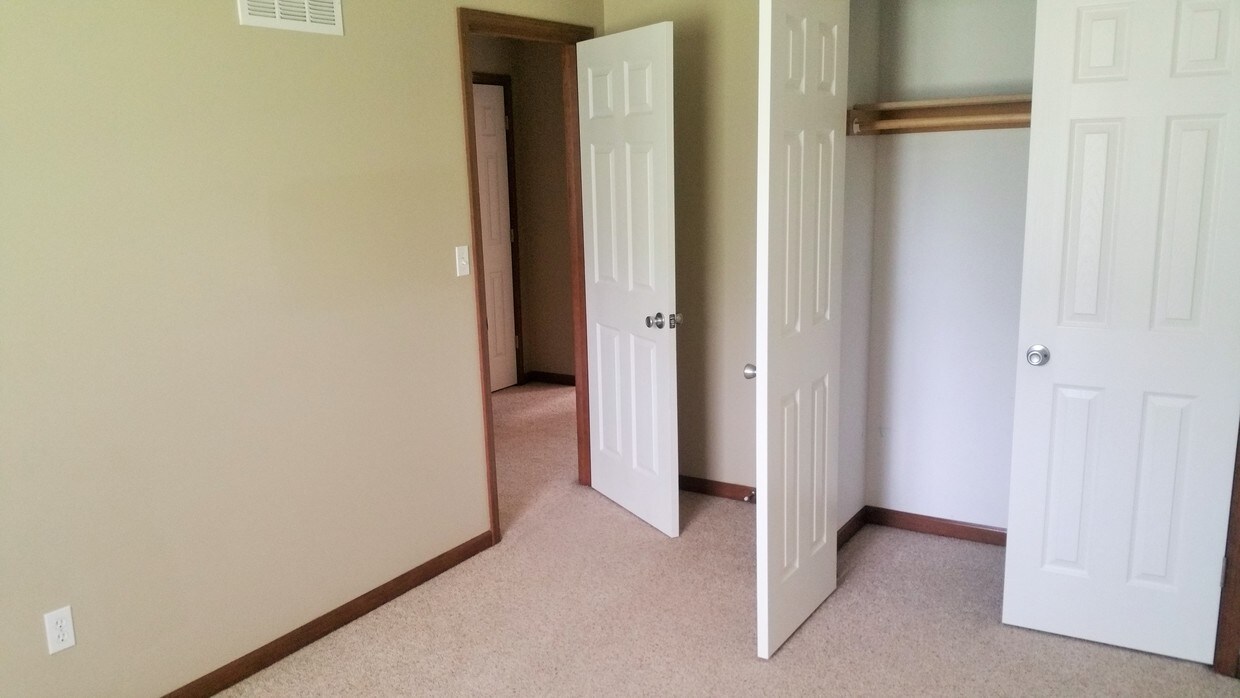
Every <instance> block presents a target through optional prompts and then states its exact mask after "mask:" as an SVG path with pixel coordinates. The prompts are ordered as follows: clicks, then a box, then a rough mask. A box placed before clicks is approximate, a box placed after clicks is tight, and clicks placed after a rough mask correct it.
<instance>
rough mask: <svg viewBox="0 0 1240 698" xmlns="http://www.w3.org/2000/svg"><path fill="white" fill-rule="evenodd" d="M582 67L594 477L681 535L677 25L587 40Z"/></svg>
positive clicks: (580, 53)
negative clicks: (674, 101) (674, 38)
mask: <svg viewBox="0 0 1240 698" xmlns="http://www.w3.org/2000/svg"><path fill="white" fill-rule="evenodd" d="M577 75H578V99H579V101H580V105H579V110H580V119H581V178H582V209H583V218H584V235H585V240H584V243H585V244H584V251H585V265H586V269H585V292H586V293H585V295H586V335H587V345H588V350H589V374H590V382H589V385H590V463H591V475H590V477H591V484H592V485H593V487H594V488H595V489H597V490H598V491H599V492H601V493H603V494H604V495H606V496H607V497H609V498H610V499H612V500H614V501H615V502H616V503H618V504H620V505H621V506H623V507H625V508H626V509H628V510H629V511H631V512H633V513H634V514H636V515H637V516H638V517H640V518H642V519H643V520H645V521H647V522H648V523H650V524H651V525H653V526H654V527H655V528H657V529H659V530H660V531H662V532H663V533H666V534H667V535H669V536H678V535H680V499H679V482H678V480H679V465H678V459H677V423H676V419H677V415H676V330H675V329H673V323H672V322H671V319H670V317H671V315H672V314H673V313H675V311H676V278H675V269H676V263H675V262H676V259H675V249H676V238H675V216H674V211H673V180H672V171H673V169H672V167H673V147H672V125H673V124H672V24H671V22H664V23H662V24H656V25H652V26H649V27H643V28H640V29H634V30H631V31H627V32H622V33H619V34H613V35H611V36H604V37H601V38H598V39H592V40H590V41H586V42H583V43H580V44H578V45H577ZM647 318H649V320H648V319H647Z"/></svg>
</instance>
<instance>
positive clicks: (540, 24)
mask: <svg viewBox="0 0 1240 698" xmlns="http://www.w3.org/2000/svg"><path fill="white" fill-rule="evenodd" d="M457 27H458V30H459V33H460V51H461V92H462V94H463V96H464V107H465V150H466V162H467V167H468V171H469V214H470V221H471V223H472V228H473V234H472V239H473V246H474V253H473V265H474V298H475V302H476V312H477V329H478V364H479V365H478V368H479V375H480V378H481V388H482V424H483V444H484V451H485V459H486V477H487V494H488V497H489V499H490V516H491V539H492V541H493V542H494V543H498V542H499V541H500V538H501V534H500V527H499V494H498V488H497V485H496V476H495V420H494V416H493V414H492V411H491V369H490V366H489V365H488V362H487V357H489V356H490V355H491V352H490V347H489V346H488V344H489V343H488V341H487V331H486V288H485V285H486V284H485V283H484V281H485V280H484V279H483V278H482V274H481V273H480V271H481V269H482V219H481V212H480V210H479V205H478V160H477V158H478V152H477V147H476V145H475V143H474V90H473V82H474V71H473V68H472V66H471V65H470V60H469V43H470V41H469V40H470V39H471V38H473V37H476V36H478V37H493V38H501V39H516V40H518V41H538V42H542V43H548V44H554V45H558V46H560V47H561V53H560V69H561V70H560V72H561V75H560V84H561V89H562V94H563V96H564V150H565V153H564V165H565V169H566V175H567V180H568V181H567V184H568V197H567V201H566V202H565V204H566V206H565V209H566V210H565V215H566V217H567V219H568V221H567V222H568V232H569V240H568V247H569V264H570V265H571V270H570V271H571V273H570V278H571V283H572V298H573V308H572V318H573V370H574V373H575V374H576V391H577V481H578V482H579V483H581V484H583V485H589V484H590V395H589V387H590V381H589V366H588V358H587V355H586V303H585V252H584V247H583V235H584V233H583V230H582V220H581V205H582V204H581V137H580V133H579V130H578V128H577V124H578V113H577V48H576V47H577V43H578V42H581V41H585V40H587V39H592V38H594V29H592V28H590V27H583V26H578V25H574V24H564V23H562V22H551V21H547V20H541V19H532V18H529V17H517V16H515V15H506V14H500V13H497V12H484V11H481V10H470V9H466V8H459V9H458V10H457Z"/></svg>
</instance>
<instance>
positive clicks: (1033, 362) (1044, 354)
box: [1025, 344, 1051, 366]
mask: <svg viewBox="0 0 1240 698" xmlns="http://www.w3.org/2000/svg"><path fill="white" fill-rule="evenodd" d="M1025 361H1028V362H1029V365H1030V366H1045V365H1046V364H1048V363H1050V361H1051V350H1050V349H1047V348H1046V347H1044V346H1042V345H1041V344H1035V345H1033V346H1031V347H1029V351H1027V352H1025Z"/></svg>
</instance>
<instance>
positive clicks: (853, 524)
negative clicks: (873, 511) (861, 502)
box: [835, 507, 868, 549]
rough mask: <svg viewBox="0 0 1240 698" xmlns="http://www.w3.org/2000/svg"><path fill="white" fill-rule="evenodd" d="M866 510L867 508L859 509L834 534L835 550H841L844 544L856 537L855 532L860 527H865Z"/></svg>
mask: <svg viewBox="0 0 1240 698" xmlns="http://www.w3.org/2000/svg"><path fill="white" fill-rule="evenodd" d="M866 509H868V507H861V508H860V509H858V510H857V513H856V514H853V517H852V518H851V519H849V520H848V521H845V522H844V525H843V526H840V530H839V531H838V532H836V534H835V547H836V549H839V548H843V547H844V544H845V543H847V542H848V541H850V540H852V537H853V536H855V535H857V531H860V530H861V527H862V526H865V524H866V514H867V513H868V512H867V511H866Z"/></svg>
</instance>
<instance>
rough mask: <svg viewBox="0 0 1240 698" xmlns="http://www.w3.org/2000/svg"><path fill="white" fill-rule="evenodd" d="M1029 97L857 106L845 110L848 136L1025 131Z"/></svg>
mask: <svg viewBox="0 0 1240 698" xmlns="http://www.w3.org/2000/svg"><path fill="white" fill-rule="evenodd" d="M1032 103H1033V98H1032V96H1031V95H999V96H994V97H962V98H959V99H926V100H919V101H915V102H879V103H878V104H859V105H857V106H855V107H853V108H852V109H849V110H848V134H849V135H850V136H872V135H878V134H886V133H924V132H927V131H973V130H978V129H989V128H1028V126H1029V110H1030V107H1031V105H1032Z"/></svg>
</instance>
